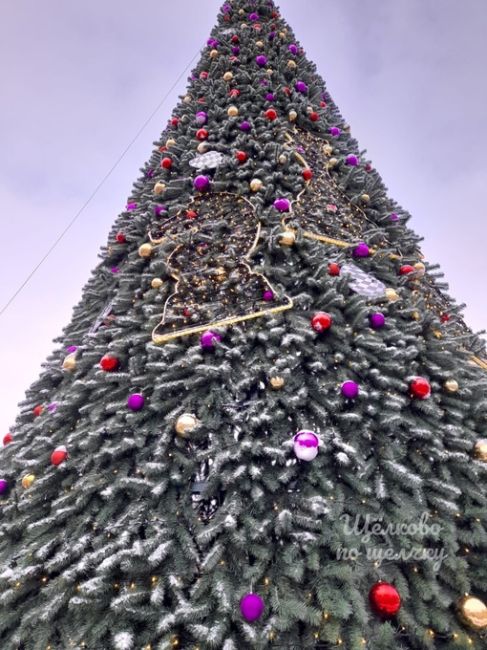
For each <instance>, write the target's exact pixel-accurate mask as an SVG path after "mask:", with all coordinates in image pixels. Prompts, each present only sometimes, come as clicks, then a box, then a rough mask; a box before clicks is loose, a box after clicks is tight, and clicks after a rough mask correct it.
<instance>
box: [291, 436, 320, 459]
mask: <svg viewBox="0 0 487 650" xmlns="http://www.w3.org/2000/svg"><path fill="white" fill-rule="evenodd" d="M293 443H294V444H293V450H294V453H295V455H296V457H297V458H299V460H305V461H307V462H309V461H310V460H314V459H315V458H316V456H317V455H318V446H319V444H320V440H319V438H318V436H317V435H316V433H314V432H313V431H299V432H298V433H297V434H296V435H295V436H294V439H293Z"/></svg>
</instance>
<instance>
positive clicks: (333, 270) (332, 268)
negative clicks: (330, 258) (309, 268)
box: [328, 262, 340, 275]
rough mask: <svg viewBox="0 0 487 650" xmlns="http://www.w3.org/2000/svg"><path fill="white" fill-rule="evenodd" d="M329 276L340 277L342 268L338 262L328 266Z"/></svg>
mask: <svg viewBox="0 0 487 650" xmlns="http://www.w3.org/2000/svg"><path fill="white" fill-rule="evenodd" d="M328 275H340V267H339V266H338V264H337V263H336V262H330V263H329V264H328Z"/></svg>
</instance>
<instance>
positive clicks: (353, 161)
mask: <svg viewBox="0 0 487 650" xmlns="http://www.w3.org/2000/svg"><path fill="white" fill-rule="evenodd" d="M345 163H346V164H347V165H350V167H356V166H357V165H358V157H357V156H356V155H355V154H353V153H350V154H348V156H347V157H346V158H345Z"/></svg>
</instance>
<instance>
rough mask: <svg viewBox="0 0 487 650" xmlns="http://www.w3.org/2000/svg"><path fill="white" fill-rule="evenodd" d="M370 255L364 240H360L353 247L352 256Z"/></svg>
mask: <svg viewBox="0 0 487 650" xmlns="http://www.w3.org/2000/svg"><path fill="white" fill-rule="evenodd" d="M369 255H370V249H369V247H368V246H367V244H366V243H365V242H363V241H362V242H360V244H358V245H357V246H355V248H354V249H353V256H354V257H368V256H369Z"/></svg>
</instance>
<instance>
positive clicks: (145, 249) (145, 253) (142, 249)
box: [139, 244, 152, 257]
mask: <svg viewBox="0 0 487 650" xmlns="http://www.w3.org/2000/svg"><path fill="white" fill-rule="evenodd" d="M139 255H140V257H150V256H151V255H152V245H151V244H142V246H139Z"/></svg>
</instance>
